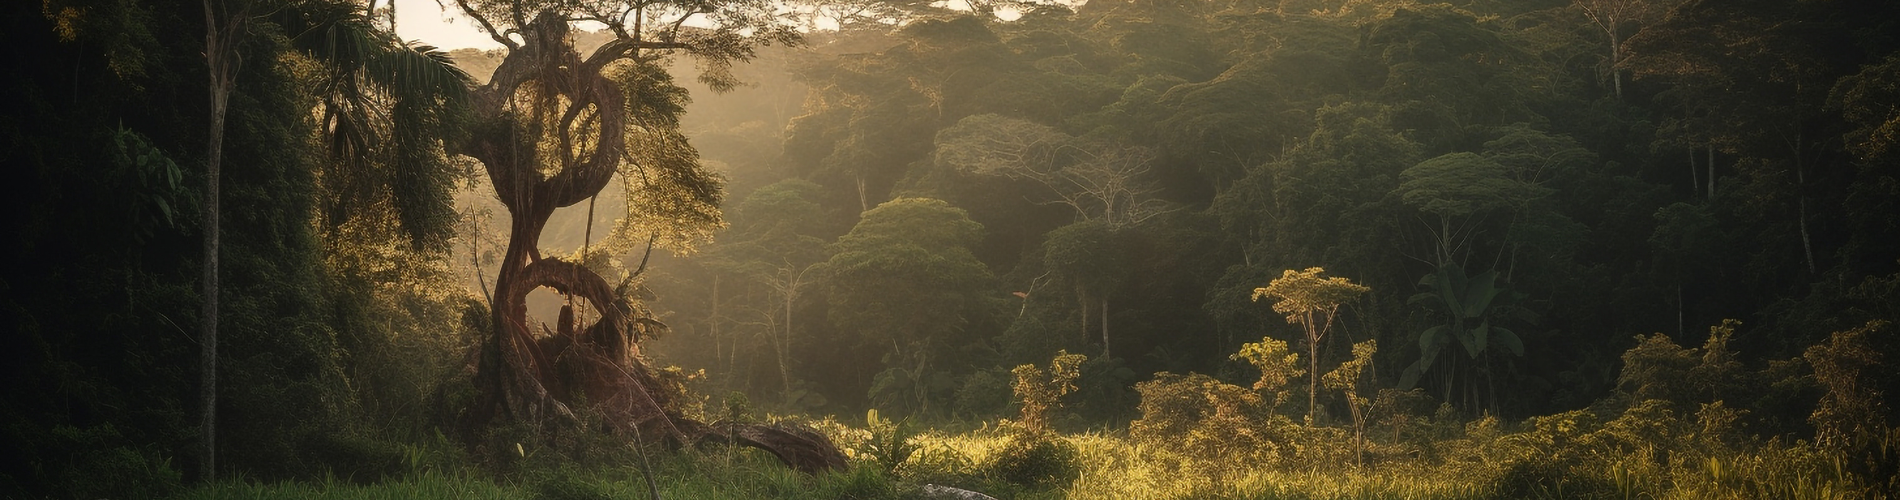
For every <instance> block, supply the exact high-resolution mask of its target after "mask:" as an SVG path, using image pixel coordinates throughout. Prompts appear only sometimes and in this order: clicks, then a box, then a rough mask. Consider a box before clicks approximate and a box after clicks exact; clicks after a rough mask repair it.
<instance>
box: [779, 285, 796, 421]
mask: <svg viewBox="0 0 1900 500" xmlns="http://www.w3.org/2000/svg"><path fill="white" fill-rule="evenodd" d="M787 271H790V269H787ZM797 281H798V278H797V276H794V275H792V274H791V273H789V272H788V273H786V278H785V336H784V337H781V338H780V339H779V342H778V344H779V348H778V378H779V386H780V390H781V391H782V392H780V395H779V399H781V400H784V401H785V405H786V406H787V407H789V406H791V404H792V369H791V355H790V351H791V350H792V304H793V301H794V300H796V299H797V297H798V296H797V295H795V294H796V293H797V292H796V290H797V286H798V285H797Z"/></svg>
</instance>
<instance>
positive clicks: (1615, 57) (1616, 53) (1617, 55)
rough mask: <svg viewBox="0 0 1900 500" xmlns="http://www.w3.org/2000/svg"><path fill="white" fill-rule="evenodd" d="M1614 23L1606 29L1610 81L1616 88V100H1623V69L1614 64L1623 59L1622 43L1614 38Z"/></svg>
mask: <svg viewBox="0 0 1900 500" xmlns="http://www.w3.org/2000/svg"><path fill="white" fill-rule="evenodd" d="M1616 28H1617V26H1616V23H1611V24H1610V26H1609V29H1608V30H1606V31H1607V32H1608V34H1609V35H1610V83H1611V86H1612V87H1614V88H1615V89H1616V100H1618V101H1621V100H1623V70H1622V69H1619V68H1617V67H1616V64H1617V63H1619V62H1622V61H1623V44H1622V43H1619V42H1618V40H1617V39H1616Z"/></svg>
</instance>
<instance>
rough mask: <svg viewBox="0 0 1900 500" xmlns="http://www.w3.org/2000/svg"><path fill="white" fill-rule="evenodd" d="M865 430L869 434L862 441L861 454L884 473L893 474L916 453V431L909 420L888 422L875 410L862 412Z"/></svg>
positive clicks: (888, 420)
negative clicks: (914, 440)
mask: <svg viewBox="0 0 1900 500" xmlns="http://www.w3.org/2000/svg"><path fill="white" fill-rule="evenodd" d="M864 425H865V429H867V430H869V431H870V434H869V435H868V436H867V437H866V439H865V440H864V444H863V448H862V450H861V451H862V452H863V453H864V454H865V455H866V456H867V457H868V458H870V460H871V463H872V464H875V465H877V466H878V467H880V468H882V469H883V470H884V472H886V473H894V472H896V471H897V467H898V466H899V465H903V464H904V461H906V460H910V457H911V455H912V454H915V453H917V444H916V443H914V442H912V441H913V439H914V438H916V437H917V430H916V428H915V426H914V425H913V424H911V422H910V419H909V418H904V419H902V420H890V419H886V418H882V417H880V416H878V414H877V410H876V409H871V410H866V411H865V412H864Z"/></svg>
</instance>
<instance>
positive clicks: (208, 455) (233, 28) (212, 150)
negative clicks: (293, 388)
mask: <svg viewBox="0 0 1900 500" xmlns="http://www.w3.org/2000/svg"><path fill="white" fill-rule="evenodd" d="M204 11H205V66H206V69H207V75H208V76H209V80H208V81H209V83H210V84H211V85H210V90H211V124H210V129H209V130H208V132H209V133H208V134H207V135H208V136H209V139H208V141H207V142H208V143H209V144H208V145H207V147H206V154H205V205H204V218H205V220H204V231H205V234H204V269H203V271H204V277H203V283H202V286H203V291H202V292H201V293H202V295H203V296H204V297H203V304H202V306H201V307H202V308H201V309H200V311H199V322H200V325H201V326H200V327H201V328H202V331H201V332H200V335H199V337H200V338H199V348H200V350H199V377H200V378H199V386H198V391H199V392H198V397H199V399H200V403H201V405H202V420H200V422H199V432H200V433H201V434H202V436H200V438H201V439H202V442H201V443H200V446H202V447H203V452H204V470H203V471H202V475H203V479H204V481H205V482H207V483H209V482H212V481H214V480H216V479H217V469H218V467H217V465H218V460H217V457H218V447H217V444H218V439H217V431H218V251H219V246H220V245H219V241H218V238H219V231H218V198H219V193H218V183H219V173H220V170H221V169H222V168H223V160H224V115H225V110H226V109H227V108H228V107H229V104H230V102H231V88H232V87H233V84H234V83H235V78H236V75H237V69H238V68H237V66H238V64H239V62H240V61H239V60H238V59H237V58H236V54H233V53H232V49H233V47H234V45H235V44H234V43H233V42H234V41H233V40H232V39H231V38H232V37H234V36H236V35H237V33H239V31H240V30H241V29H243V26H242V24H243V21H244V15H245V14H244V13H243V11H240V12H239V14H238V15H236V16H232V17H231V19H229V20H227V21H226V23H225V25H224V26H223V28H224V29H225V30H229V31H222V30H220V29H219V25H218V19H217V14H216V12H215V11H214V9H213V8H212V5H211V0H205V2H204Z"/></svg>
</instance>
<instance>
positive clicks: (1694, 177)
mask: <svg viewBox="0 0 1900 500" xmlns="http://www.w3.org/2000/svg"><path fill="white" fill-rule="evenodd" d="M1695 169H1696V164H1695V146H1689V197H1690V198H1694V197H1695V193H1696V192H1697V191H1701V190H1702V174H1699V173H1696V171H1695Z"/></svg>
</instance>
